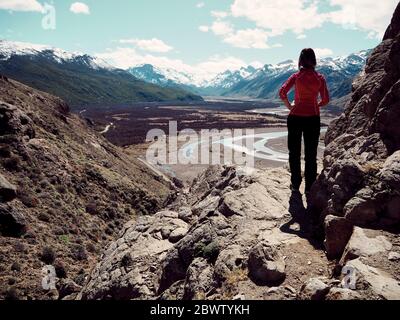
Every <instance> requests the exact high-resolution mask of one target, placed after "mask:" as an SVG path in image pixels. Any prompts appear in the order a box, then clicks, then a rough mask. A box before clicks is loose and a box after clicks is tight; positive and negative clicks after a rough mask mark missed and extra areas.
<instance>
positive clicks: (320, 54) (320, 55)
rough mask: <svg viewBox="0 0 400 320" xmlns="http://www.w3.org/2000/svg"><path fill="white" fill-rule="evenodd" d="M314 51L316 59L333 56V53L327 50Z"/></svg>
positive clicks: (318, 49) (317, 49)
mask: <svg viewBox="0 0 400 320" xmlns="http://www.w3.org/2000/svg"><path fill="white" fill-rule="evenodd" d="M314 51H315V54H316V55H317V58H324V57H328V56H331V55H333V51H332V50H331V49H328V48H315V49H314Z"/></svg>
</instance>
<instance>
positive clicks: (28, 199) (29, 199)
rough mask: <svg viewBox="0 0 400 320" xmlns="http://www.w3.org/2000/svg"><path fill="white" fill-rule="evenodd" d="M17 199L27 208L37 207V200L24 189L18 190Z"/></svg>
mask: <svg viewBox="0 0 400 320" xmlns="http://www.w3.org/2000/svg"><path fill="white" fill-rule="evenodd" d="M18 199H19V200H21V202H22V203H23V204H24V205H25V206H26V207H28V208H36V207H37V206H38V205H39V199H38V198H37V197H35V195H33V194H31V193H29V191H27V190H24V189H19V190H18Z"/></svg>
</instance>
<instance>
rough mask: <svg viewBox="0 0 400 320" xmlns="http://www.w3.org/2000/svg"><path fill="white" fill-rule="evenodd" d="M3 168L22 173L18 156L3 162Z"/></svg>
mask: <svg viewBox="0 0 400 320" xmlns="http://www.w3.org/2000/svg"><path fill="white" fill-rule="evenodd" d="M3 166H4V168H5V169H6V170H9V171H20V170H21V160H20V158H18V157H17V156H16V155H12V156H11V157H9V158H7V159H5V160H4V161H3Z"/></svg>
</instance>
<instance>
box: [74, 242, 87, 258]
mask: <svg viewBox="0 0 400 320" xmlns="http://www.w3.org/2000/svg"><path fill="white" fill-rule="evenodd" d="M73 257H74V259H75V260H77V261H83V260H87V258H88V256H87V253H86V249H85V248H84V247H83V246H82V245H76V246H75V248H74V249H73Z"/></svg>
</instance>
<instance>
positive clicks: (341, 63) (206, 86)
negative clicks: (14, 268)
mask: <svg viewBox="0 0 400 320" xmlns="http://www.w3.org/2000/svg"><path fill="white" fill-rule="evenodd" d="M370 52H371V51H370V50H364V51H360V52H357V53H353V54H350V55H348V56H343V57H336V58H330V57H329V58H322V59H320V61H319V64H318V71H320V72H321V73H322V74H324V75H325V77H326V78H327V81H328V84H329V87H330V91H331V96H332V98H333V99H334V100H337V101H343V98H344V97H347V96H348V95H349V93H350V92H351V87H352V82H353V80H354V78H355V77H356V76H357V75H358V74H359V73H360V72H361V71H362V70H363V68H364V66H365V63H366V61H367V58H368V56H369V54H370ZM297 68H298V67H297V63H296V61H294V60H287V61H283V62H281V63H278V64H265V65H264V66H263V67H262V68H255V67H253V66H247V67H242V68H240V69H236V70H226V71H224V72H222V73H220V74H218V75H216V76H215V77H214V78H212V79H211V80H204V79H200V78H199V77H198V76H197V75H196V74H194V73H190V72H188V71H182V70H177V69H174V68H171V67H169V68H163V67H160V66H155V65H151V64H141V65H137V66H134V67H132V68H128V69H127V70H122V69H119V68H115V67H113V66H111V65H110V64H108V63H107V62H106V61H104V60H102V59H100V58H98V57H96V56H91V55H87V54H82V53H70V52H67V51H64V50H61V49H57V48H52V47H48V46H43V45H36V44H29V43H20V42H11V41H4V40H0V73H2V74H4V75H5V76H8V77H10V78H13V79H15V80H18V81H20V82H22V83H25V84H27V85H29V86H32V87H34V88H36V89H39V90H42V91H45V92H48V93H51V94H54V95H57V96H59V97H61V98H63V99H64V100H66V101H67V102H68V103H69V104H70V105H71V106H72V107H73V108H74V107H81V108H82V107H87V106H90V105H94V106H99V105H121V104H130V103H134V102H147V101H200V100H202V97H201V96H225V97H249V98H257V99H276V98H277V93H278V90H279V87H280V86H281V85H282V83H283V82H284V81H285V80H286V79H287V78H288V77H289V76H290V75H291V74H292V73H293V72H295V71H296V70H297ZM338 99H339V100H338ZM341 104H342V103H341Z"/></svg>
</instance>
